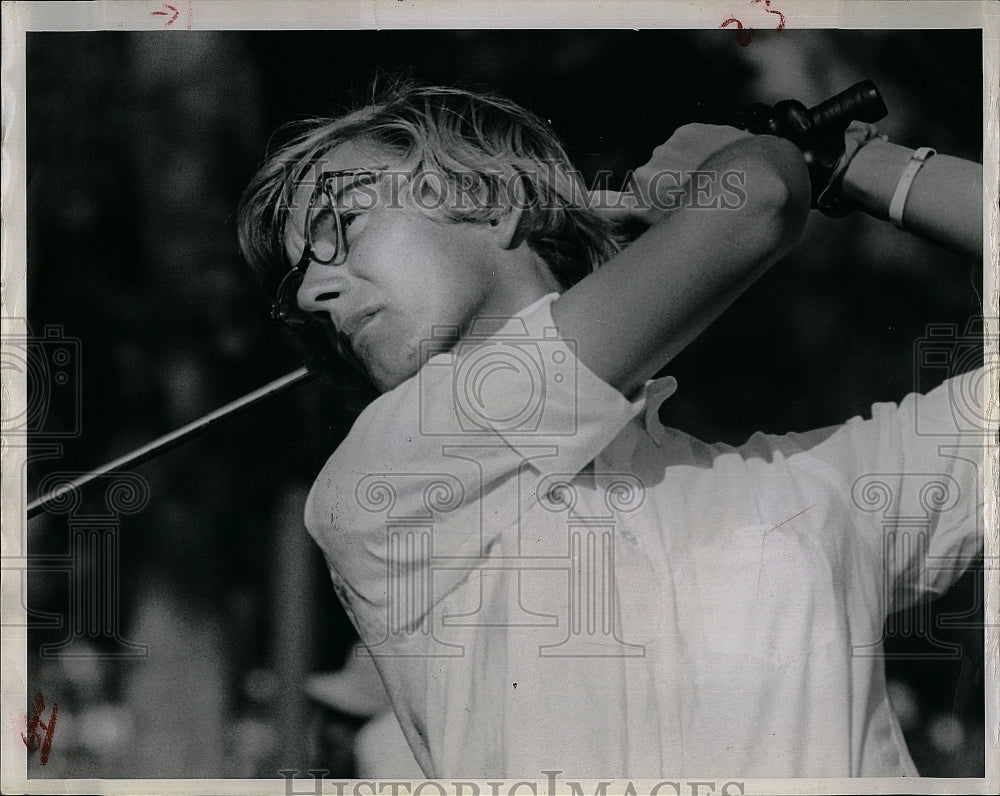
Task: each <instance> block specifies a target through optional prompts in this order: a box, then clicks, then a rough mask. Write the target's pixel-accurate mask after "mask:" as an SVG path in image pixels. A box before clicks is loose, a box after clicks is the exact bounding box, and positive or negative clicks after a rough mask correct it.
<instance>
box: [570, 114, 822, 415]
mask: <svg viewBox="0 0 1000 796" xmlns="http://www.w3.org/2000/svg"><path fill="white" fill-rule="evenodd" d="M692 170H697V172H698V173H700V174H704V175H707V176H705V177H695V178H694V179H692V180H689V181H688V183H687V184H686V186H685V187H684V189H683V193H681V192H680V191H679V190H678V189H677V182H676V181H674V180H673V179H671V178H665V179H662V180H657V179H655V175H656V174H666V173H668V172H670V173H681V174H688V173H690V172H691V171H692ZM727 175H728V177H727ZM636 176H637V177H639V178H640V182H641V184H642V186H644V187H645V186H653V188H654V191H655V189H656V188H659V191H660V193H659V195H658V196H652V197H647V198H648V199H651V200H652V201H651V202H650V203H649V204H648V205H647V207H646V209H645V210H644V211H642V213H634V212H633V214H634V215H640V217H643V220H645V221H647V222H652V225H651V226H650V228H649V229H648V230H647V231H646V232H644V233H643V234H642V235H641V236H640V237H639V238H637V239H636V240H635V241H634V242H633V243H632V244H631V245H629V246H628V247H627V248H626V249H625V250H624V251H622V252H621V253H620V254H618V255H617V256H616V257H614V258H613V259H612V260H610V261H609V262H608V263H607V264H605V265H604V266H602V267H601V268H600V269H599V270H598V271H596V272H595V273H593V274H591V275H590V276H588V277H587V278H586V279H584V280H583V281H581V282H580V283H578V284H576V285H574V286H573V287H572V288H570V289H569V290H568V291H566V292H565V293H564V294H563V295H562V296H561V297H560V298H559V299H558V300H557V301H556V302H555V304H553V307H552V316H553V318H554V319H555V321H556V323H557V324H558V325H559V331H560V335H561V336H562V337H563V339H566V340H570V341H572V342H573V343H574V344H575V345H576V349H577V355H578V356H579V358H580V360H581V361H582V362H583V363H584V364H585V365H586V366H587V367H589V368H590V369H591V370H592V371H594V373H596V374H597V375H598V376H600V377H601V378H603V379H604V380H605V381H607V382H608V383H609V384H611V385H613V386H614V387H617V388H618V389H619V390H620V391H622V392H623V393H624V394H625V395H630V394H631V393H633V392H634V391H635V390H636V389H638V388H639V387H641V386H642V385H643V384H644V383H645V381H646V380H647V379H649V378H650V377H651V376H653V374H655V373H656V372H657V371H658V370H659V369H660V368H662V367H663V366H664V365H665V364H666V363H667V362H668V361H669V360H670V359H671V358H672V357H673V356H675V355H676V354H677V353H678V352H680V351H681V350H682V349H683V348H684V346H685V345H687V344H688V343H689V342H690V341H691V340H693V339H694V338H695V337H697V335H698V334H700V333H701V332H702V331H703V330H704V329H705V327H707V326H708V325H709V324H710V323H711V322H712V321H713V320H714V319H715V318H716V317H717V316H718V315H720V314H721V313H722V312H723V311H724V310H725V309H726V308H727V307H728V306H729V305H730V304H732V302H733V301H735V299H736V298H737V297H738V296H739V295H740V294H741V293H742V292H743V291H744V290H745V289H746V288H747V287H749V286H750V284H751V283H752V282H753V281H754V280H755V279H756V278H757V277H759V276H760V275H761V274H762V273H763V272H764V271H765V270H766V269H767V268H768V267H769V266H771V265H772V264H773V263H774V262H776V261H777V260H778V259H779V258H780V257H781V256H782V255H783V254H785V252H787V251H788V250H789V249H790V248H791V247H792V246H794V245H795V243H796V242H797V241H798V239H799V236H800V234H801V232H802V229H803V227H804V225H805V220H806V216H807V214H808V209H809V197H810V186H809V177H808V174H807V172H806V167H805V163H804V161H803V158H802V155H801V154H800V153H799V151H798V149H796V147H795V146H794V145H793V144H791V143H789V142H788V141H785V140H783V139H780V138H774V137H771V136H751V135H748V134H746V133H742V132H739V131H736V130H734V129H733V128H729V127H721V126H715V125H704V124H692V125H686V126H685V127H682V128H680V129H679V130H678V131H677V132H676V133H675V134H674V135H673V136H672V137H671V139H670V140H669V141H668V142H667V144H665V145H664V146H662V147H658V148H657V150H656V151H654V155H653V159H652V160H651V161H650V162H649V163H648V164H646V166H644V167H643V168H642V169H640V170H638V171H637V172H636ZM734 189H735V190H734ZM671 193H673V194H674V195H671ZM674 206H677V207H678V209H676V210H671V209H670V208H671V207H674Z"/></svg>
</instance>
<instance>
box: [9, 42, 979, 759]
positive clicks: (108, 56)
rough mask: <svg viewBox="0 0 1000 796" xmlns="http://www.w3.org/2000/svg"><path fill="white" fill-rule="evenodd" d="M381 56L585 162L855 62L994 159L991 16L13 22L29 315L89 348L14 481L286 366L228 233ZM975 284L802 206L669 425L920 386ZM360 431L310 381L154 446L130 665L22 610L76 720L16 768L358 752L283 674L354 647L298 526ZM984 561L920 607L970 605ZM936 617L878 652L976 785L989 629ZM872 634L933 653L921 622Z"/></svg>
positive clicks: (933, 132)
mask: <svg viewBox="0 0 1000 796" xmlns="http://www.w3.org/2000/svg"><path fill="white" fill-rule="evenodd" d="M398 74H404V75H406V76H409V77H412V78H414V79H417V80H421V81H427V82H440V83H447V84H455V83H458V84H464V85H472V86H480V87H486V88H490V89H493V90H495V91H498V92H500V93H503V94H507V95H508V96H510V97H512V98H513V99H515V100H517V101H518V102H521V103H522V104H524V105H526V106H527V107H529V108H531V109H532V110H534V111H535V112H536V113H538V114H539V115H541V116H542V117H543V118H546V119H548V120H550V121H551V124H552V125H553V127H554V128H555V129H556V130H557V132H558V133H559V134H560V135H561V136H562V137H563V139H564V140H565V142H566V143H567V145H568V147H569V150H570V152H571V154H572V155H573V157H574V158H575V159H576V161H577V163H578V165H579V167H580V168H581V169H582V170H583V172H584V173H585V174H586V175H589V176H592V175H593V174H594V173H595V172H596V171H597V170H598V169H611V170H612V171H613V172H614V174H615V175H616V179H618V180H619V181H621V180H624V178H625V175H626V173H627V171H628V170H629V169H630V168H634V167H636V166H638V165H641V164H642V163H644V162H645V160H646V159H647V157H648V153H649V152H650V151H651V150H652V148H653V147H654V146H656V145H657V144H658V143H660V142H662V141H663V140H665V139H666V138H667V137H668V136H669V134H670V132H671V131H672V130H673V129H674V128H675V127H677V126H679V125H680V124H683V123H685V122H688V121H693V120H705V119H712V118H716V117H718V115H719V114H721V113H726V112H728V111H731V110H736V109H739V108H742V107H743V106H744V105H746V104H748V103H750V102H752V101H758V100H759V101H764V102H774V101H776V100H779V99H783V98H787V97H795V98H798V99H801V100H803V101H805V102H806V103H807V104H810V105H811V104H815V103H816V102H819V101H820V100H822V99H824V98H826V97H827V96H829V95H831V94H833V93H835V92H836V91H839V90H841V89H843V88H845V87H847V86H848V85H850V84H851V83H853V82H855V81H856V80H859V79H861V78H864V77H870V78H872V79H874V80H875V81H876V83H877V84H878V85H879V87H880V88H881V90H882V93H883V95H884V96H885V99H886V102H887V104H888V106H889V108H890V116H889V117H888V119H887V120H885V122H883V123H882V125H881V126H882V128H883V130H884V131H885V132H887V133H888V134H889V135H890V138H891V139H892V140H894V141H897V142H899V143H902V144H906V145H910V146H919V145H930V146H934V147H936V148H937V149H938V150H939V151H941V152H947V153H949V154H954V155H957V156H960V157H965V158H969V159H972V160H977V161H978V160H980V158H981V150H982V137H981V136H982V132H981V131H982V105H983V104H982V71H981V37H980V34H979V32H978V31H923V32H917V31H907V32H894V31H879V32H873V31H783V32H780V33H767V32H759V33H758V34H757V35H756V37H755V38H754V39H753V41H752V42H751V44H750V45H749V46H747V47H741V46H738V44H737V41H736V37H735V35H734V33H733V32H732V31H729V30H726V31H685V32H673V31H642V32H635V31H614V32H612V31H594V30H586V31H584V30H580V31H572V30H568V31H542V30H527V31H517V32H507V31H472V30H470V31H449V32H437V31H413V32H401V31H382V32H339V33H326V32H287V33H236V32H194V33H190V32H188V33H175V32H168V33H110V32H108V33H31V34H28V63H27V80H28V82H27V89H28V180H29V181H28V217H27V225H28V234H29V242H28V246H29V248H28V263H27V275H28V315H29V318H28V320H29V323H30V328H31V330H32V332H33V333H35V334H40V333H41V331H42V330H43V329H44V328H45V327H46V326H49V325H58V327H59V328H60V329H61V330H62V334H64V335H65V336H67V337H71V338H76V339H78V340H79V341H80V355H81V362H82V367H81V384H80V386H81V396H82V404H81V406H82V426H81V433H80V435H79V436H78V437H76V438H71V439H66V440H62V441H61V444H62V449H61V451H60V455H59V456H58V457H56V458H53V459H49V460H38V461H35V462H34V463H33V464H32V466H31V468H30V478H29V485H28V493H29V496H30V495H33V494H34V491H35V489H36V488H37V485H38V483H39V481H40V480H41V479H42V478H43V477H44V476H45V475H46V474H48V473H50V472H56V471H65V470H83V469H87V468H89V467H92V466H95V465H96V464H98V463H100V462H103V461H105V460H108V459H110V458H113V457H114V456H117V455H119V454H120V453H122V452H124V451H127V450H131V449H132V448H134V447H136V446H138V445H140V444H142V443H144V442H146V441H147V440H149V439H151V438H153V437H155V436H157V435H159V434H162V433H165V432H166V431H168V430H170V429H172V428H174V427H177V426H179V425H182V424H183V423H186V422H188V421H189V420H191V419H193V418H195V417H197V416H199V415H201V414H202V413H204V412H206V411H208V410H210V409H213V408H215V407H216V406H218V405H220V404H222V403H224V402H226V401H228V400H231V399H233V398H235V397H237V396H238V395H241V394H243V393H244V392H247V391H249V390H250V389H253V388H255V387H257V386H259V385H260V384H262V383H264V382H265V381H268V380H270V379H272V378H275V377H277V376H279V375H281V374H283V373H285V372H286V371H288V370H291V369H292V368H293V367H296V366H297V365H298V362H297V361H296V360H295V358H294V355H293V353H292V351H293V349H292V348H291V347H290V345H289V344H288V341H287V340H286V339H285V338H284V337H283V335H282V333H280V332H279V331H278V330H277V329H275V328H273V327H272V325H271V323H270V321H269V320H268V319H267V317H266V302H267V298H266V296H264V294H263V293H262V292H261V291H260V290H259V289H258V288H257V287H256V286H255V284H254V283H253V282H252V280H251V278H250V276H249V273H248V271H247V269H246V267H245V265H244V264H243V263H242V262H241V259H240V257H239V255H238V252H237V248H236V243H235V207H236V202H237V198H238V195H239V193H240V191H241V190H242V188H243V186H244V185H245V184H246V183H247V182H248V180H249V179H250V176H251V175H252V173H253V172H254V170H255V167H256V165H257V163H258V162H259V159H260V157H261V155H262V153H263V150H264V147H265V145H266V142H267V139H268V136H269V135H270V133H271V131H272V130H273V129H274V128H275V127H276V126H277V125H279V124H280V123H283V122H286V121H289V120H291V119H295V118H301V117H304V116H308V115H314V114H328V113H331V112H335V111H336V110H337V109H338V108H341V107H342V106H345V105H349V104H351V103H352V102H353V100H355V99H359V98H363V97H364V96H365V95H366V92H367V91H368V87H369V85H370V83H371V81H372V80H373V78H376V77H377V76H380V75H381V76H382V77H383V78H384V77H385V76H391V75H398ZM980 292H981V265H980V263H975V262H969V261H966V260H963V259H962V258H959V257H956V256H953V255H950V254H947V253H945V252H943V251H941V250H939V249H936V248H934V247H932V246H930V245H928V244H925V243H922V242H920V241H918V240H916V239H914V238H912V237H911V236H909V235H908V234H907V233H905V232H902V231H899V230H896V229H894V228H892V227H891V226H889V225H886V224H884V223H881V222H877V221H875V220H873V219H871V218H868V217H865V216H861V215H855V216H851V217H849V218H847V219H845V220H841V221H832V220H829V219H826V218H823V217H821V216H819V215H816V214H814V216H813V218H811V220H810V222H809V226H808V229H807V232H806V235H805V237H804V239H803V241H802V243H801V245H800V246H799V247H798V249H797V250H796V251H795V252H794V253H793V254H791V255H790V256H789V257H788V258H787V259H786V260H785V261H784V262H782V263H781V264H779V265H778V266H777V267H775V268H774V269H773V270H772V271H771V272H770V273H769V274H768V275H767V276H766V277H765V278H764V279H762V280H761V281H760V283H758V284H757V285H756V286H755V287H754V288H753V289H751V291H750V292H749V293H748V294H747V295H746V296H745V297H744V298H743V299H742V300H741V301H740V302H739V304H738V305H737V306H736V307H734V308H733V309H732V310H731V311H730V312H728V313H727V314H726V316H725V317H724V318H723V319H721V320H720V321H719V322H718V323H717V324H716V325H715V326H714V327H713V328H712V329H711V330H709V331H708V332H707V333H706V334H705V335H703V336H702V338H700V339H699V340H698V341H697V342H696V343H695V344H694V345H692V346H691V347H690V348H689V350H688V351H686V352H685V353H684V354H683V355H682V356H681V357H680V358H679V359H678V360H677V361H676V362H675V363H674V365H673V366H672V368H671V372H672V373H673V374H674V375H676V376H677V377H678V379H679V381H680V384H681V389H680V391H679V392H678V394H677V395H676V397H675V398H673V399H671V401H669V402H668V404H667V406H666V407H665V415H666V416H665V418H664V419H665V420H666V422H668V423H670V424H673V425H676V426H678V427H681V428H684V429H685V430H688V431H690V432H692V433H694V434H697V435H701V436H702V437H705V438H709V439H716V440H727V441H733V442H737V441H741V440H742V439H743V438H745V437H746V436H748V435H749V434H750V433H752V432H753V431H755V430H759V429H764V430H768V431H773V432H782V431H788V430H802V429H807V428H810V427H817V426H822V425H827V424H831V423H835V422H840V421H842V420H844V419H846V418H848V417H850V416H853V415H855V414H860V413H865V412H867V410H868V407H869V406H870V404H871V403H872V402H874V401H880V400H898V399H899V398H901V397H902V396H903V395H904V394H905V393H906V392H908V391H909V390H910V389H911V388H913V387H914V386H921V387H925V388H926V387H929V386H933V384H934V383H936V382H937V381H940V380H941V378H942V377H943V375H944V374H943V373H938V374H934V373H927V372H922V371H918V370H917V369H915V366H914V351H915V341H917V340H918V339H919V338H921V336H922V335H923V334H924V330H925V327H926V325H927V324H928V323H953V324H957V325H958V327H959V328H965V324H966V323H967V321H968V319H969V318H971V317H974V316H976V315H977V314H978V313H980V302H981V297H980ZM53 411H59V410H58V408H54V409H53ZM58 420H59V418H53V422H58ZM349 421H350V418H349V417H348V416H347V415H346V413H345V412H344V411H343V408H342V407H341V406H340V405H339V403H338V401H337V399H336V396H335V394H334V393H333V392H332V391H331V390H330V389H329V388H327V387H325V386H324V385H322V384H319V383H315V384H311V385H309V386H307V387H303V388H300V389H298V390H297V391H295V392H293V393H290V394H287V395H285V396H283V397H280V398H278V399H275V400H274V401H272V402H271V403H270V404H268V405H266V406H263V407H260V408H258V409H256V410H255V411H253V412H252V413H251V414H248V415H246V416H243V417H241V418H240V419H237V420H235V421H233V422H232V423H231V424H229V425H227V426H225V427H223V428H219V429H217V430H215V431H213V432H212V433H211V434H210V435H208V436H206V437H203V438H201V439H200V440H198V441H196V442H192V443H190V444H189V445H187V446H185V447H183V448H181V449H178V450H176V451H174V452H172V453H169V454H167V455H164V456H162V457H160V458H159V459H157V460H155V461H153V462H151V463H149V464H147V465H144V466H143V467H142V469H141V470H140V473H141V475H142V476H143V477H144V478H145V479H146V480H147V482H148V484H149V488H150V495H151V499H150V502H149V505H148V506H147V507H146V508H144V509H143V510H142V511H140V512H139V513H137V514H135V515H132V516H126V517H124V518H122V521H121V531H120V533H119V534H118V539H119V545H120V551H119V552H120V567H119V583H120V600H119V604H118V607H117V608H116V609H115V610H116V611H118V614H117V615H118V617H119V624H120V632H121V635H122V637H124V638H125V639H127V640H130V641H134V642H136V643H141V644H147V645H149V648H150V650H149V657H148V658H146V659H139V660H130V659H115V658H112V657H108V656H107V653H109V652H112V651H114V649H113V648H117V647H116V645H117V642H115V641H114V640H109V639H107V638H104V639H102V638H100V637H92V638H90V639H89V640H88V639H82V638H81V639H75V640H74V643H75V644H77V648H78V649H79V650H82V652H83V654H84V657H79V658H65V657H55V658H42V657H40V656H39V655H38V654H37V651H38V649H39V645H40V644H43V643H51V642H53V641H58V640H60V639H61V638H62V637H63V636H65V631H54V630H45V629H43V628H41V627H37V628H36V629H35V630H33V631H32V635H31V644H30V647H29V649H30V661H29V664H30V673H31V678H32V683H31V684H30V685H29V687H30V688H31V689H32V690H33V689H34V688H36V687H38V688H41V689H43V690H44V691H45V693H47V694H53V695H56V694H58V695H60V698H59V700H58V701H59V702H60V703H61V714H60V716H61V719H63V729H64V732H65V734H64V735H63V736H62V738H61V743H60V747H59V753H58V754H57V755H55V754H54V755H53V757H52V759H51V760H50V763H49V765H48V766H47V767H46V768H38V767H32V768H31V769H30V770H31V773H32V776H35V775H38V776H73V777H170V776H184V777H247V776H254V777H275V776H277V773H276V772H277V770H278V769H279V768H300V769H307V768H310V767H312V768H317V767H318V768H333V769H337V767H338V766H340V769H341V770H339V771H338V770H334V771H333V775H343V774H348V773H350V765H351V764H350V756H349V753H348V752H347V751H346V750H345V749H341V750H339V752H335V753H332V754H333V757H332V758H331V756H330V754H327V755H323V754H321V753H320V752H318V751H317V749H318V747H317V745H316V744H315V743H314V742H313V739H314V736H315V733H316V729H317V724H316V720H317V716H318V714H317V712H316V710H317V709H316V708H315V706H311V705H310V703H309V702H308V700H307V699H306V698H305V697H304V695H303V692H302V689H301V686H302V682H303V679H304V678H305V677H306V676H307V675H309V674H310V673H313V672H317V671H323V670H328V669H334V668H337V667H339V666H340V665H341V662H342V660H343V657H344V655H345V652H346V650H347V647H348V644H349V643H350V642H351V639H352V638H353V631H352V630H351V628H350V625H349V623H348V622H347V620H346V619H345V617H344V615H343V614H342V612H341V610H340V608H339V605H338V604H337V602H336V599H335V597H334V594H333V592H332V589H330V587H329V584H328V581H327V579H326V574H325V571H324V568H323V565H322V562H321V559H320V556H319V553H318V551H316V550H314V549H313V546H312V543H311V542H310V540H309V539H308V537H307V535H306V534H305V531H304V530H303V529H302V527H301V520H300V517H301V506H302V502H303V500H304V496H305V492H306V490H307V488H308V485H309V483H310V480H311V477H312V475H313V474H314V473H315V472H316V471H317V470H318V468H319V467H320V465H321V464H322V462H323V461H324V459H325V457H326V456H327V455H328V454H329V453H330V452H331V451H332V450H333V448H334V447H335V446H336V444H337V442H338V440H339V439H340V438H341V436H342V435H343V434H344V433H345V432H346V429H347V428H348V426H349ZM101 499H102V498H101V494H100V493H99V492H95V493H94V494H90V493H88V495H87V496H86V497H85V501H87V502H88V503H85V505H88V504H89V503H94V502H99V501H100V500H101ZM66 539H67V528H66V519H65V518H64V517H59V516H46V517H45V518H44V519H39V520H37V521H34V522H33V523H32V525H31V526H30V544H31V545H32V547H31V551H32V553H33V554H41V553H46V552H49V553H53V554H58V553H59V552H60V551H64V550H65V547H66ZM71 581H72V579H67V578H65V577H57V576H55V575H51V574H45V573H39V574H35V575H33V576H32V578H31V580H30V584H29V585H30V590H29V602H30V605H31V606H32V608H33V609H34V610H37V611H42V610H44V611H49V612H52V613H55V614H59V613H65V611H66V610H67V608H66V606H67V605H68V603H69V601H70V600H71V593H72V587H73V584H72V582H71ZM977 583H978V581H977V578H976V577H975V576H970V577H966V578H965V579H963V581H962V582H961V583H960V585H959V586H958V587H956V588H955V589H953V590H952V592H951V593H950V594H949V595H947V596H946V598H945V601H944V603H943V608H940V609H939V610H949V611H952V612H954V611H957V610H965V609H966V608H969V607H970V606H971V607H972V609H973V619H975V616H976V614H975V609H976V607H977V606H978V604H979V602H981V590H980V589H978V588H977ZM979 621H980V622H981V615H980V619H979ZM936 632H938V633H939V636H940V637H941V638H946V640H948V641H949V642H951V643H954V644H958V645H959V649H960V650H961V653H960V657H958V658H956V659H951V660H944V661H941V660H923V661H921V660H916V661H912V660H911V661H906V662H903V661H896V660H890V661H889V662H888V666H889V671H890V675H891V677H892V680H893V697H894V700H896V702H897V706H898V707H899V709H900V712H901V715H902V717H903V723H904V726H905V728H906V730H907V732H908V737H909V740H910V743H911V748H912V750H913V753H914V756H915V758H916V760H917V763H918V766H919V767H920V768H921V771H922V773H924V774H935V775H942V776H954V775H975V774H978V775H982V771H983V754H982V721H983V712H982V704H983V702H982V690H981V689H982V637H981V631H980V630H975V629H961V628H958V629H951V630H939V631H936ZM890 650H893V651H901V652H910V653H915V654H916V655H917V656H918V658H919V657H921V656H923V657H924V658H928V656H929V655H930V654H932V653H933V652H934V649H933V645H931V646H930V647H929V646H928V645H927V644H926V639H921V638H913V637H912V636H911V637H905V638H898V639H894V640H891V641H890ZM349 738H350V731H345V732H344V734H343V741H344V744H347V743H349ZM209 739H211V742H209Z"/></svg>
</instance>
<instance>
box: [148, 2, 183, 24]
mask: <svg viewBox="0 0 1000 796" xmlns="http://www.w3.org/2000/svg"><path fill="white" fill-rule="evenodd" d="M163 7H164V8H166V9H169V10H168V11H151V12H150V14H149V15H150V16H151V17H166V16H170V15H171V14H172V15H173V16H170V19H168V20H167V25H168V26H170V25H173V24H174V23H175V22H176V21H177V17H178V16H179V15H180V13H181V12H180V11H178V10H177V9H176V8H174V7H173V6H172V5H170V4H165V5H164V6H163Z"/></svg>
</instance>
